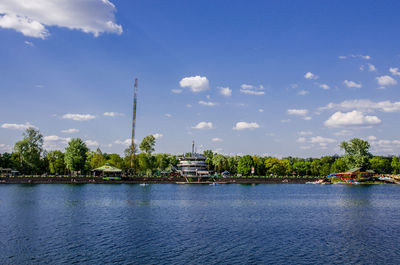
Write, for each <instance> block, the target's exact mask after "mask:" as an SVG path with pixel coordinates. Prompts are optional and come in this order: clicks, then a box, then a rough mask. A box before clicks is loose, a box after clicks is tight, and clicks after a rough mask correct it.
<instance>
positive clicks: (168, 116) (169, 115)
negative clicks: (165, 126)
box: [164, 113, 172, 118]
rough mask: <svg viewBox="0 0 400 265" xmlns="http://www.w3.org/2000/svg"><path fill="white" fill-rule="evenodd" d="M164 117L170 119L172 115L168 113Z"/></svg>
mask: <svg viewBox="0 0 400 265" xmlns="http://www.w3.org/2000/svg"><path fill="white" fill-rule="evenodd" d="M164 116H165V117H167V118H171V117H172V115H171V114H169V113H165V114H164Z"/></svg>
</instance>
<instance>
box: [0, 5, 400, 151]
mask: <svg viewBox="0 0 400 265" xmlns="http://www.w3.org/2000/svg"><path fill="white" fill-rule="evenodd" d="M398 10H400V2H399V1H389V0H388V1H368V0H365V1H364V0H363V1H361V0H360V1H323V0H320V1H313V0H310V1H284V0H279V1H278V0H276V1H256V0H255V1H239V0H229V1H228V0H226V1H223V0H212V1H211V0H210V1H207V0H204V1H183V0H171V1H163V0H159V1H154V0H148V1H133V0H132V1H131V0H86V1H81V0H57V1H56V0H53V1H50V0H31V1H24V0H1V1H0V153H3V152H10V151H12V149H13V146H14V143H15V142H16V141H18V140H20V139H22V133H23V131H24V130H25V129H26V128H27V127H29V126H33V127H35V128H37V129H39V130H40V132H41V133H42V134H43V136H44V147H45V148H46V150H64V149H65V147H66V145H67V142H68V141H69V140H70V139H72V138H76V137H80V138H82V139H83V140H84V141H85V142H86V144H87V145H88V147H89V148H90V149H92V150H96V149H97V148H100V149H101V150H102V151H103V152H107V153H120V154H123V151H124V149H125V148H127V147H128V146H129V144H130V135H131V119H132V118H131V117H132V105H133V84H134V79H135V78H138V80H139V87H138V105H137V120H136V140H135V141H136V143H140V141H141V140H142V139H143V137H145V136H146V135H150V134H153V135H154V136H155V138H156V146H155V149H156V152H165V153H170V154H182V153H185V152H188V151H190V150H191V143H192V141H193V140H194V141H195V142H196V146H197V151H199V152H201V151H203V150H207V149H210V150H213V151H214V152H218V153H221V154H226V155H243V154H251V155H263V156H276V157H286V156H297V157H319V156H323V155H334V154H342V151H341V150H340V148H339V144H340V142H341V141H347V140H349V139H351V138H354V137H358V138H362V139H365V140H368V141H369V142H370V144H371V151H372V153H373V154H375V155H399V154H400V135H399V133H398V132H399V129H400V128H399V127H400V123H399V114H400V91H399V89H400V84H399V82H400V45H399V44H400V35H399V34H398V28H399V26H400V16H398Z"/></svg>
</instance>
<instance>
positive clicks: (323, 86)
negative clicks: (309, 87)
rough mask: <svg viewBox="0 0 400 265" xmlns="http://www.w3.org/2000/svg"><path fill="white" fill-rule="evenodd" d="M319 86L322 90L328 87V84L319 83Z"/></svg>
mask: <svg viewBox="0 0 400 265" xmlns="http://www.w3.org/2000/svg"><path fill="white" fill-rule="evenodd" d="M319 87H320V88H322V89H323V90H328V89H330V86H328V85H327V84H319Z"/></svg>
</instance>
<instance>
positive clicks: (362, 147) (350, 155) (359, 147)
mask: <svg viewBox="0 0 400 265" xmlns="http://www.w3.org/2000/svg"><path fill="white" fill-rule="evenodd" d="M340 148H341V149H343V150H344V152H345V153H344V155H343V159H344V161H345V162H346V165H347V167H348V168H355V167H360V168H362V169H367V168H368V167H369V159H370V158H371V157H372V155H371V153H370V152H369V148H370V144H369V143H368V141H365V140H362V139H359V138H353V139H351V140H350V141H347V142H346V141H344V142H341V143H340Z"/></svg>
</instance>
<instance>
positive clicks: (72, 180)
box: [0, 177, 319, 184]
mask: <svg viewBox="0 0 400 265" xmlns="http://www.w3.org/2000/svg"><path fill="white" fill-rule="evenodd" d="M318 179H319V178H313V177H310V178H298V179H297V178H217V179H215V180H216V181H215V182H216V183H221V184H305V183H306V182H312V181H316V180H318ZM182 182H186V179H185V178H181V177H175V178H160V177H149V178H143V177H137V178H124V179H121V180H103V178H95V177H0V184H142V183H146V184H178V183H182ZM192 183H193V184H209V183H212V182H204V183H198V182H192ZM192 183H191V184H192ZM185 184H186V183H185Z"/></svg>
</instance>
